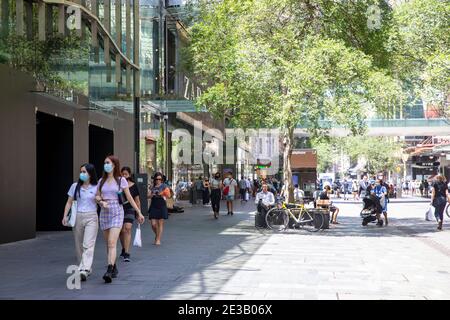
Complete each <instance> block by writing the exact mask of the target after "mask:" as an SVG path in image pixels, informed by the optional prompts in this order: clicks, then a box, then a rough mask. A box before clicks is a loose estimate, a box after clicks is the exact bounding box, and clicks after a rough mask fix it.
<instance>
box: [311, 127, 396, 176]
mask: <svg viewBox="0 0 450 320" xmlns="http://www.w3.org/2000/svg"><path fill="white" fill-rule="evenodd" d="M313 146H314V148H316V149H317V156H318V162H319V164H318V167H319V168H318V169H319V170H320V171H321V172H326V171H328V170H329V169H331V168H332V166H333V164H334V163H335V162H336V159H339V156H340V151H341V150H342V152H343V153H344V154H345V155H347V156H349V158H350V161H351V163H357V161H358V160H360V159H361V158H362V159H363V160H365V162H366V170H367V172H369V173H370V174H377V173H379V172H386V171H393V170H394V169H395V167H396V166H397V165H398V164H399V163H400V162H401V153H402V150H403V147H404V144H403V143H402V142H399V141H395V140H393V139H392V138H391V137H368V136H349V137H340V138H332V139H329V140H328V141H324V140H315V141H314V142H313Z"/></svg>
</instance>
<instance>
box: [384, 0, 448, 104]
mask: <svg viewBox="0 0 450 320" xmlns="http://www.w3.org/2000/svg"><path fill="white" fill-rule="evenodd" d="M449 21H450V2H449V1H443V0H427V1H424V0H411V1H405V2H403V3H402V4H401V5H399V6H397V7H396V8H395V10H394V14H393V28H392V29H391V31H390V34H389V40H388V42H387V45H386V47H387V49H388V50H389V51H390V52H391V54H392V57H393V58H392V61H393V67H392V68H393V72H394V73H395V74H396V77H398V78H399V79H401V80H402V81H403V82H404V83H405V84H404V87H405V88H408V89H409V90H411V91H412V95H415V96H418V97H420V96H422V97H424V98H425V99H426V100H427V101H429V102H432V103H433V104H435V105H438V106H440V107H441V108H444V107H445V100H446V98H447V95H448V94H449V91H450V87H449V84H450V37H449V34H450V25H449Z"/></svg>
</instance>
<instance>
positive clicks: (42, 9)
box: [22, 1, 47, 41]
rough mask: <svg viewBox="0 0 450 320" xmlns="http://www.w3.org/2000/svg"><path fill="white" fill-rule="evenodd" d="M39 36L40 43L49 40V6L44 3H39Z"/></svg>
mask: <svg viewBox="0 0 450 320" xmlns="http://www.w3.org/2000/svg"><path fill="white" fill-rule="evenodd" d="M22 2H23V1H22ZM38 35H39V37H38V38H39V40H40V41H45V40H46V38H47V5H46V4H45V3H44V2H38Z"/></svg>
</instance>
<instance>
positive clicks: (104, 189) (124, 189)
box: [96, 156, 144, 283]
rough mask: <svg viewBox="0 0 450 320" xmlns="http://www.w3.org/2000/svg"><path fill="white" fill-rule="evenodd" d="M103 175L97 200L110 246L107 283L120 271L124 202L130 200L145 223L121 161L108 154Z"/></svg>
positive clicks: (102, 227) (101, 221)
mask: <svg viewBox="0 0 450 320" xmlns="http://www.w3.org/2000/svg"><path fill="white" fill-rule="evenodd" d="M103 170H104V172H103V176H102V178H101V179H100V180H99V182H98V190H97V196H96V199H97V202H98V203H99V205H100V206H101V211H100V228H101V229H102V231H103V236H104V238H105V240H106V243H107V248H108V269H107V270H106V273H105V274H104V275H103V280H105V282H106V283H111V282H112V279H113V278H116V277H117V275H118V273H119V271H118V270H117V266H116V255H117V240H118V239H119V235H120V231H121V230H122V226H123V220H124V209H123V204H124V203H126V202H129V203H130V204H131V207H132V208H133V209H134V210H135V211H136V212H137V214H138V221H139V223H140V224H142V223H144V216H143V215H142V213H141V210H140V209H139V207H138V206H137V205H136V202H135V201H134V199H133V197H132V195H131V193H130V189H129V188H128V182H127V180H126V179H125V178H123V177H122V176H121V175H120V162H119V159H117V158H116V157H115V156H108V157H107V158H106V159H105V162H104V167H103Z"/></svg>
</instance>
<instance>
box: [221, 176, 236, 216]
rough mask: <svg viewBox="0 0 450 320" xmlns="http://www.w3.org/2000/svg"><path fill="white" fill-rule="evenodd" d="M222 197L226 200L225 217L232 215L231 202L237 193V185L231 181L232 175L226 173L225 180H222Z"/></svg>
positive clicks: (234, 181)
mask: <svg viewBox="0 0 450 320" xmlns="http://www.w3.org/2000/svg"><path fill="white" fill-rule="evenodd" d="M223 186H224V188H223V195H224V196H225V199H226V200H227V210H228V213H227V215H231V216H232V215H233V214H234V213H233V202H234V197H235V195H236V193H237V188H238V184H237V182H236V180H234V179H233V174H231V173H228V175H227V178H225V179H224V180H223Z"/></svg>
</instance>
